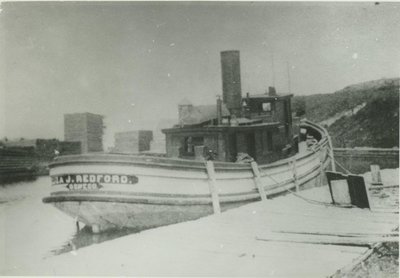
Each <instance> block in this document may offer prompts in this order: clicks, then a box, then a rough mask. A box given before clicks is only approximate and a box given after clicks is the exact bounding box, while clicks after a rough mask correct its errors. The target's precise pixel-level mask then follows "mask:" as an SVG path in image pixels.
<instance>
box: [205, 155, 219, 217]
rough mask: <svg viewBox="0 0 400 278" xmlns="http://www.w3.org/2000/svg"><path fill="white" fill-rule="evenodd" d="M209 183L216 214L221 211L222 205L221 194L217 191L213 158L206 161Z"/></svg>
mask: <svg viewBox="0 0 400 278" xmlns="http://www.w3.org/2000/svg"><path fill="white" fill-rule="evenodd" d="M206 168H207V174H208V185H209V189H210V193H211V198H212V204H213V210H214V214H220V213H221V206H220V203H219V196H218V191H217V181H216V179H215V170H214V163H213V162H212V161H211V160H208V161H207V162H206Z"/></svg>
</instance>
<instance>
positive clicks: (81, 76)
mask: <svg viewBox="0 0 400 278" xmlns="http://www.w3.org/2000/svg"><path fill="white" fill-rule="evenodd" d="M399 49H400V3H396V2H395V3H380V4H378V5H377V4H375V3H374V2H358V3H345V2H342V3H340V2H339V3H338V2H336V3H333V2H331V3H328V2H325V3H321V2H320V3H319V2H307V3H301V2H207V3H205V2H203V3H201V2H136V3H135V2H120V3H116V2H2V3H1V12H0V138H4V136H7V137H8V138H9V139H13V138H20V137H24V138H58V139H63V137H64V134H63V115H64V114H66V113H75V112H91V113H98V114H102V115H104V116H105V119H104V121H105V126H106V129H105V139H104V143H105V146H106V147H107V146H112V144H113V135H114V133H115V132H119V131H128V130H137V129H154V128H155V127H156V126H157V124H158V123H159V121H160V120H163V119H175V118H177V104H178V102H179V101H181V100H182V99H183V98H186V99H188V100H190V101H191V102H192V103H193V104H195V105H196V104H214V103H215V102H216V96H217V95H222V81H221V64H220V51H223V50H239V51H240V62H241V82H242V94H243V95H244V94H245V93H246V92H250V94H260V93H264V92H265V90H266V89H267V87H268V86H271V85H274V86H275V87H276V88H277V91H278V93H287V92H289V82H288V80H289V78H288V76H289V75H290V93H292V94H294V95H309V94H320V93H333V92H334V91H336V90H339V89H342V88H343V87H345V86H348V85H351V84H354V83H359V82H364V81H369V80H375V79H380V78H384V77H387V78H390V77H398V76H399V73H400V51H399ZM272 65H273V66H272ZM288 72H289V74H288Z"/></svg>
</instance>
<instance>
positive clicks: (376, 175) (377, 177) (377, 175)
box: [370, 164, 383, 185]
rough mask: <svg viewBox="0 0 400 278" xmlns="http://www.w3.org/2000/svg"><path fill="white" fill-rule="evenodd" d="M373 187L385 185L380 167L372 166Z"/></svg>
mask: <svg viewBox="0 0 400 278" xmlns="http://www.w3.org/2000/svg"><path fill="white" fill-rule="evenodd" d="M370 167H371V176H372V185H383V183H382V178H381V172H380V170H381V169H380V167H379V165H375V164H373V165H371V166H370Z"/></svg>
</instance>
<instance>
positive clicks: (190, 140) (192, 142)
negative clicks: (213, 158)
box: [184, 136, 204, 156]
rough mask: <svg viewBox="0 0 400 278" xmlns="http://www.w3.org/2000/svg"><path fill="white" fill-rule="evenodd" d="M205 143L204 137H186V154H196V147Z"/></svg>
mask: <svg viewBox="0 0 400 278" xmlns="http://www.w3.org/2000/svg"><path fill="white" fill-rule="evenodd" d="M202 145H204V138H203V137H192V136H189V137H185V145H184V155H187V156H194V155H195V153H194V147H195V146H202Z"/></svg>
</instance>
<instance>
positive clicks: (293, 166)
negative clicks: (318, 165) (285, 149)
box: [291, 159, 300, 192]
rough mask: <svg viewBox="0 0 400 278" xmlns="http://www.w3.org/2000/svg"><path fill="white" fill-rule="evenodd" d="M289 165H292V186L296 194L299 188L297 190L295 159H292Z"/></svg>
mask: <svg viewBox="0 0 400 278" xmlns="http://www.w3.org/2000/svg"><path fill="white" fill-rule="evenodd" d="M291 164H292V173H293V182H294V185H295V186H296V192H299V191H300V188H299V181H298V180H297V167H296V159H293V160H292V161H291Z"/></svg>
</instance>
